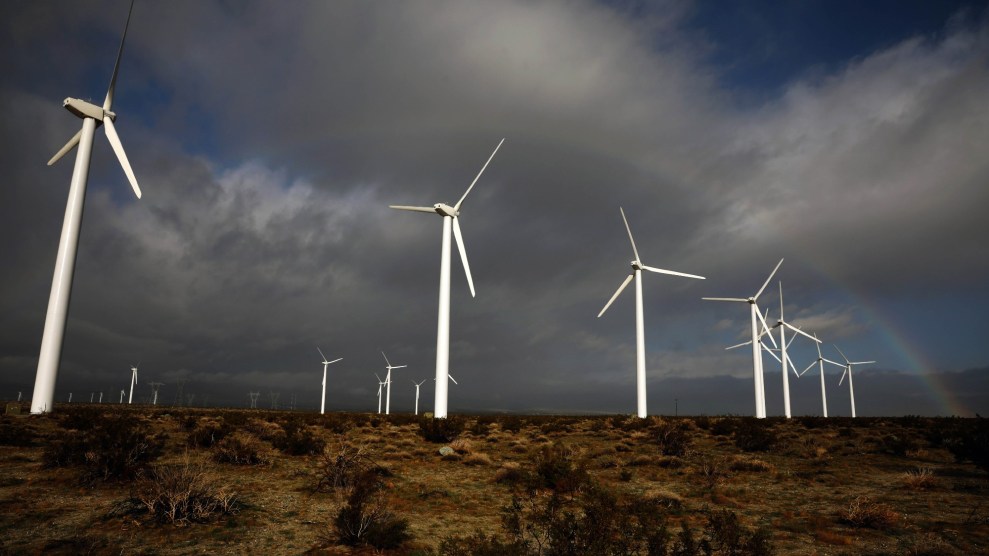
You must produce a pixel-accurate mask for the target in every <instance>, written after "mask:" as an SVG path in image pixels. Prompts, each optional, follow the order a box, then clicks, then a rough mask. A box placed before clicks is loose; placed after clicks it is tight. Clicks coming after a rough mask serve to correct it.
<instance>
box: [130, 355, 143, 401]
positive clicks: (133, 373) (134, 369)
mask: <svg viewBox="0 0 989 556" xmlns="http://www.w3.org/2000/svg"><path fill="white" fill-rule="evenodd" d="M140 366H141V364H140V363H138V364H137V365H134V366H133V367H131V368H130V373H131V374H130V395H129V396H128V397H127V405H130V404H132V403H134V385H135V384H137V368H138V367H140Z"/></svg>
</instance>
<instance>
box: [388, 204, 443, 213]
mask: <svg viewBox="0 0 989 556" xmlns="http://www.w3.org/2000/svg"><path fill="white" fill-rule="evenodd" d="M388 208H393V209H397V210H411V211H414V212H431V213H433V214H436V209H434V208H433V207H410V206H408V205H388Z"/></svg>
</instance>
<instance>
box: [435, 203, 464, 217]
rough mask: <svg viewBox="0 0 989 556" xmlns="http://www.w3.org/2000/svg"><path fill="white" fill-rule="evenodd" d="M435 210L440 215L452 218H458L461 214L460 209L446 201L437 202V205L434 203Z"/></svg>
mask: <svg viewBox="0 0 989 556" xmlns="http://www.w3.org/2000/svg"><path fill="white" fill-rule="evenodd" d="M433 210H435V211H436V214H438V215H440V216H449V217H451V218H456V217H458V216H460V211H459V210H457V209H455V208H453V207H451V206H450V205H448V204H446V203H436V204H435V205H433Z"/></svg>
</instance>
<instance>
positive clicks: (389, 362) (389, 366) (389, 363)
mask: <svg viewBox="0 0 989 556" xmlns="http://www.w3.org/2000/svg"><path fill="white" fill-rule="evenodd" d="M381 356H382V357H384V358H385V365H388V368H389V369H390V368H391V361H389V360H388V356H387V355H385V352H384V351H382V352H381ZM375 376H377V375H375Z"/></svg>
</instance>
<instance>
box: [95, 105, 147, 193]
mask: <svg viewBox="0 0 989 556" xmlns="http://www.w3.org/2000/svg"><path fill="white" fill-rule="evenodd" d="M103 128H104V129H106V138H107V139H108V140H109V141H110V146H111V147H113V152H114V153H116V155H117V160H119V161H120V167H121V168H123V169H124V173H125V174H127V180H128V181H130V186H131V187H133V188H134V194H135V195H137V198H138V199H140V198H141V188H140V187H139V186H138V185H137V178H135V177H134V170H132V169H131V167H130V162H128V161H127V153H125V152H124V146H123V145H122V144H121V143H120V136H118V135H117V129H116V128H115V127H114V126H113V120H111V119H110V118H103Z"/></svg>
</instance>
